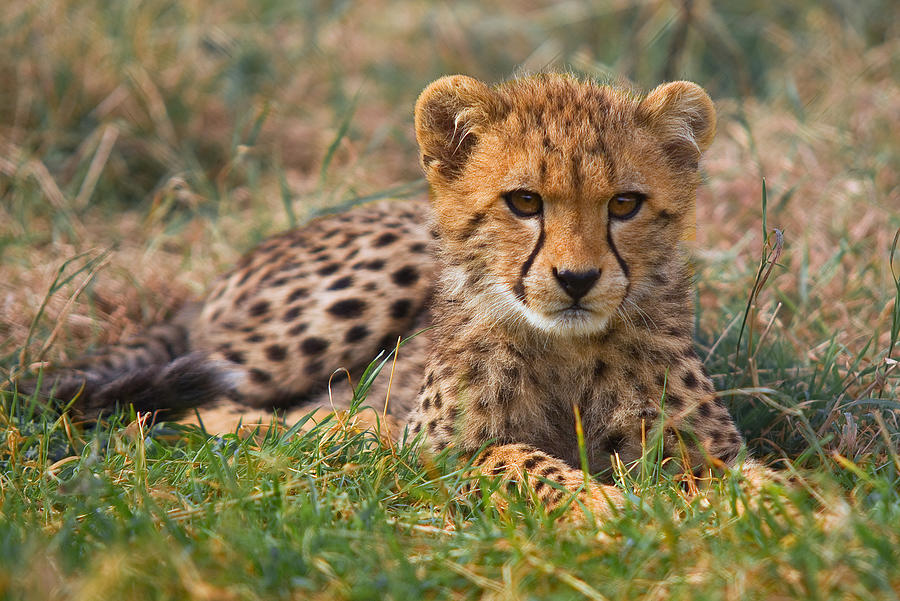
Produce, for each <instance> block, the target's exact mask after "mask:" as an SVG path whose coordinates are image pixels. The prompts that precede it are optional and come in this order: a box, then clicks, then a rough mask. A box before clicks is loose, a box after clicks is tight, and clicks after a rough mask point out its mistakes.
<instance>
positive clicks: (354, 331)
mask: <svg viewBox="0 0 900 601" xmlns="http://www.w3.org/2000/svg"><path fill="white" fill-rule="evenodd" d="M368 335H369V328H367V327H366V326H364V325H358V326H353V327H352V328H350V329H349V330H347V333H346V334H344V342H358V341H360V340H362V339H363V338H365V337H366V336H368Z"/></svg>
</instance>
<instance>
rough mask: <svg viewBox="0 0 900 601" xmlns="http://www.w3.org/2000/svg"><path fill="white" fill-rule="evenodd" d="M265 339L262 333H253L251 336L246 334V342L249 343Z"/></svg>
mask: <svg viewBox="0 0 900 601" xmlns="http://www.w3.org/2000/svg"><path fill="white" fill-rule="evenodd" d="M265 339H266V337H265V336H263V335H262V334H253V335H252V336H247V342H251V343H256V342H262V341H263V340H265Z"/></svg>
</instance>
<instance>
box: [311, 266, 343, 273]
mask: <svg viewBox="0 0 900 601" xmlns="http://www.w3.org/2000/svg"><path fill="white" fill-rule="evenodd" d="M340 267H341V264H340V263H329V264H328V265H323V266H322V267H319V269H318V270H317V271H316V273H318V274H319V275H331V274H332V273H334V272H335V271H337V270H338V269H340Z"/></svg>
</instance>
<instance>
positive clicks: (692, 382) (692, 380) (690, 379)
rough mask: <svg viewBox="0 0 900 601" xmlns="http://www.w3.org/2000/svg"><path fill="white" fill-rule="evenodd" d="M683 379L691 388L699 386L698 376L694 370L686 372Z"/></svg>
mask: <svg viewBox="0 0 900 601" xmlns="http://www.w3.org/2000/svg"><path fill="white" fill-rule="evenodd" d="M681 380H682V381H683V382H684V385H685V386H687V387H688V388H690V389H691V390H695V389H696V388H697V384H698V382H697V376H695V375H694V372H692V371H688V372H685V373H684V374H682V376H681Z"/></svg>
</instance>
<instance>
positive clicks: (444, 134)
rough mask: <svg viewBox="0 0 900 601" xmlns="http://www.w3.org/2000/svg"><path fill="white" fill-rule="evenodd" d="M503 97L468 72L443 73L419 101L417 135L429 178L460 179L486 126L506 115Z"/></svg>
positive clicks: (423, 166)
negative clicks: (503, 114) (468, 75)
mask: <svg viewBox="0 0 900 601" xmlns="http://www.w3.org/2000/svg"><path fill="white" fill-rule="evenodd" d="M502 113H503V103H502V101H501V100H500V97H499V96H498V95H497V93H496V92H494V91H493V90H492V89H490V88H489V87H488V86H486V85H485V84H483V83H481V82H480V81H478V80H477V79H473V78H471V77H466V76H465V75H450V76H448V77H442V78H441V79H438V80H437V81H435V82H433V83H432V84H431V85H429V86H428V87H427V88H425V90H424V91H423V92H422V94H421V95H419V100H418V101H417V102H416V139H417V140H418V142H419V149H420V151H421V154H422V168H423V169H424V170H425V175H426V176H427V177H428V180H429V181H432V180H433V178H434V177H439V178H443V179H444V180H445V181H452V180H454V179H456V178H457V177H458V176H459V175H460V173H462V169H463V167H464V166H465V164H466V160H467V159H468V158H469V154H470V153H471V152H472V149H473V148H474V147H475V143H476V142H477V140H478V136H479V134H480V132H481V131H483V128H484V127H486V126H487V125H489V124H490V123H492V122H493V121H494V120H495V119H497V118H498V117H500V116H502Z"/></svg>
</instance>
